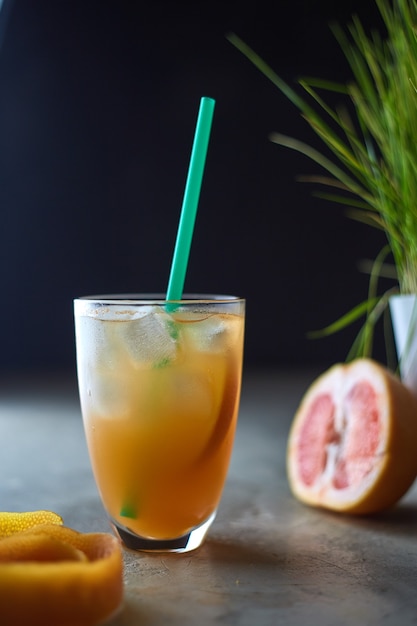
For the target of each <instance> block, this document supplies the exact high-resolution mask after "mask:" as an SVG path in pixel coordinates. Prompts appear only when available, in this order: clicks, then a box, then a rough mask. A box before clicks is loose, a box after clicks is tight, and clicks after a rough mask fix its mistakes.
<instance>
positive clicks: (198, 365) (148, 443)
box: [74, 294, 245, 552]
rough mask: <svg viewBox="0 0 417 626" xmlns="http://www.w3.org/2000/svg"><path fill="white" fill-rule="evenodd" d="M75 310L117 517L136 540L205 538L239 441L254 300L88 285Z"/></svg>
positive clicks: (86, 388)
mask: <svg viewBox="0 0 417 626" xmlns="http://www.w3.org/2000/svg"><path fill="white" fill-rule="evenodd" d="M74 314H75V334H76V353H77V372H78V384H79V393H80V401H81V410H82V415H83V423H84V428H85V434H86V440H87V445H88V450H89V455H90V459H91V464H92V469H93V473H94V477H95V480H96V484H97V487H98V490H99V493H100V496H101V499H102V502H103V505H104V507H105V509H106V511H107V514H108V516H109V518H110V521H111V523H112V524H113V526H114V528H115V529H116V530H117V532H118V534H119V535H120V537H121V539H122V541H123V542H124V543H125V545H126V546H127V547H129V548H132V549H136V550H160V551H174V552H187V551H189V550H193V549H195V548H197V547H198V546H199V545H201V543H202V542H203V540H204V538H205V536H206V533H207V531H208V529H209V527H210V525H211V524H212V522H213V520H214V518H215V516H216V511H217V508H218V505H219V502H220V498H221V494H222V491H223V487H224V483H225V480H226V475H227V470H228V466H229V461H230V456H231V452H232V447H233V440H234V435H235V428H236V422H237V415H238V406H239V398H240V388H241V375H242V361H243V340H244V319H245V301H244V300H243V299H242V298H237V297H235V296H222V295H214V296H213V295H185V296H184V297H183V299H181V300H178V301H166V300H165V299H164V296H163V295H158V294H155V295H152V294H136V295H131V294H125V295H109V296H91V297H82V298H78V299H76V300H75V301H74Z"/></svg>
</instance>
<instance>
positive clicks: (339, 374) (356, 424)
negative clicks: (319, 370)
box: [287, 359, 417, 514]
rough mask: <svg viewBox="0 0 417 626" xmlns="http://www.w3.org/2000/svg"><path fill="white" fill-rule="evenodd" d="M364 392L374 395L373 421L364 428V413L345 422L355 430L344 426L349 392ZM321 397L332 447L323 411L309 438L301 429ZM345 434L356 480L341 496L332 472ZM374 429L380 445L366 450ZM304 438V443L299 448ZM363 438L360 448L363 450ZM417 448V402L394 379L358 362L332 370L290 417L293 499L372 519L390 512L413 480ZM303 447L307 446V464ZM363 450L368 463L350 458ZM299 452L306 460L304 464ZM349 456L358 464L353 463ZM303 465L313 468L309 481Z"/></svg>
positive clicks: (368, 362) (289, 467) (375, 366)
mask: <svg viewBox="0 0 417 626" xmlns="http://www.w3.org/2000/svg"><path fill="white" fill-rule="evenodd" d="M364 386H368V387H369V388H370V389H372V402H373V409H372V410H373V411H374V413H375V415H376V416H377V417H376V418H375V419H376V421H375V420H374V423H373V424H371V425H370V424H369V421H368V422H366V420H369V412H368V414H367V412H366V411H365V413H364V411H362V413H361V414H358V415H357V416H356V418H355V419H353V418H350V422H353V425H352V424H350V425H349V420H348V419H347V416H346V415H345V414H344V408H346V398H348V397H349V393H351V391H352V390H353V389H355V388H358V387H361V388H363V387H364ZM326 397H327V398H331V400H332V402H333V413H332V418H331V420H332V424H333V427H334V429H335V432H336V433H337V437H335V440H334V442H333V443H332V442H331V441H330V438H329V437H328V433H326V432H325V434H324V435H323V431H324V429H325V426H326V425H325V424H323V420H324V419H325V417H323V415H325V412H324V411H323V410H321V417H323V419H322V420H321V421H320V420H319V419H318V418H317V420H316V421H317V424H316V427H314V428H313V427H312V428H311V431H312V432H308V431H307V436H306V428H307V427H306V423H307V419H308V418H309V412H311V407H312V406H313V405H314V403H317V402H319V400H320V398H326ZM370 410H371V409H370ZM360 420H365V422H366V424H365V423H363V424H362V423H361V421H360ZM329 421H330V418H329ZM347 424H348V426H347ZM375 424H377V425H375ZM313 426H314V425H313ZM349 428H350V434H349V435H348V437H350V444H351V445H350V449H349V455H350V460H349V459H348V463H350V467H351V468H352V467H354V468H355V467H356V469H357V477H356V479H352V476H353V477H354V472H351V476H350V483H349V484H346V485H345V486H344V487H342V488H340V487H336V486H335V484H334V483H335V480H334V477H335V467H336V461H337V458H338V455H339V454H340V450H341V449H343V448H344V449H345V453H346V445H347V444H346V440H344V437H345V438H346V436H347V435H346V432H347V431H348V430H349ZM372 428H373V429H374V431H375V429H377V430H376V431H375V432H377V433H378V441H376V442H375V443H374V444H373V443H372V441H371V444H369V442H368V444H367V443H366V438H368V440H369V438H370V430H371V429H372ZM320 429H321V431H322V434H321V435H320ZM355 429H356V431H355V434H354V436H353V435H352V432H353V431H354V430H355ZM320 436H321V440H320ZM303 437H304V439H306V440H307V441H304V442H303ZM326 437H328V439H329V440H328V442H327V444H326V442H325V441H324V440H325V439H326ZM361 437H362V438H363V440H364V444H362V443H361V440H360V438H361ZM374 437H375V435H374ZM415 441H417V399H416V398H415V396H414V395H413V394H412V392H411V391H410V390H409V389H408V388H407V387H405V385H403V384H402V383H401V381H400V380H399V379H398V378H397V377H396V376H394V375H393V374H392V373H391V372H389V370H387V369H386V368H384V367H383V366H382V365H380V364H378V363H377V362H375V361H373V360H371V359H357V360H355V361H352V362H351V363H349V364H347V365H346V364H337V365H335V366H333V367H332V368H330V370H328V371H327V372H325V373H324V374H322V375H321V376H320V377H319V378H318V379H317V380H316V381H315V382H314V383H313V384H312V385H311V386H310V388H309V389H308V390H307V392H306V394H305V395H304V397H303V399H302V401H301V403H300V406H299V408H298V410H297V412H296V415H295V417H294V420H293V423H292V426H291V429H290V433H289V437H288V448H287V474H288V480H289V485H290V488H291V491H292V493H293V494H294V496H295V497H297V498H298V499H299V500H301V501H302V502H304V503H306V504H310V505H313V506H319V507H323V508H328V509H331V510H334V511H341V512H346V513H352V514H369V513H375V512H379V511H381V510H384V509H386V508H389V507H390V506H392V505H394V504H395V503H396V502H397V501H398V500H399V499H400V498H401V497H402V496H403V495H404V494H405V493H406V491H407V490H408V489H409V487H410V486H411V484H412V483H413V482H414V479H415V477H416V475H417V454H416V452H415ZM323 442H324V443H323ZM324 445H326V449H324ZM372 445H373V448H372ZM308 446H311V453H310V458H309V450H308ZM314 446H316V448H315V447H314ZM332 446H333V447H332ZM361 446H362V447H364V449H365V450H367V451H368V456H367V457H366V458H365V456H364V457H363V458H361V457H360V455H358V454H356V456H355V450H354V447H356V449H358V448H360V447H361ZM371 448H372V454H371V455H370V454H369V450H370V449H371ZM303 450H305V458H303V456H302V455H303ZM320 455H321V456H323V457H325V462H323V467H322V471H317V472H316V473H317V475H316V476H315V477H314V478H313V474H314V467H315V466H317V467H319V466H320V463H321V461H320ZM352 456H353V457H355V458H354V459H353V462H352ZM306 459H307V461H306ZM300 460H301V461H302V462H300ZM306 462H308V463H310V466H311V468H312V469H311V476H310V478H309V480H307V479H306V470H305V467H304V466H303V464H305V463H306ZM348 482H349V481H348Z"/></svg>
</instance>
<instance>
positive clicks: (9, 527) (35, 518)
mask: <svg viewBox="0 0 417 626" xmlns="http://www.w3.org/2000/svg"><path fill="white" fill-rule="evenodd" d="M63 523H64V522H63V519H62V517H61V516H60V515H58V514H57V513H54V512H53V511H25V512H23V513H11V512H0V538H2V537H8V536H10V535H14V534H15V533H18V532H21V531H23V530H27V529H28V528H32V527H33V526H39V524H59V525H60V526H62V524H63Z"/></svg>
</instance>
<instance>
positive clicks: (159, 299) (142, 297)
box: [74, 293, 245, 305]
mask: <svg viewBox="0 0 417 626" xmlns="http://www.w3.org/2000/svg"><path fill="white" fill-rule="evenodd" d="M74 302H84V303H87V302H89V303H96V304H100V305H112V304H115V305H120V304H123V305H125V304H129V305H141V304H145V305H149V304H162V305H165V304H181V305H184V304H196V303H199V304H221V303H225V304H228V303H237V302H245V298H242V297H240V296H233V295H226V294H200V293H184V294H183V297H182V298H181V300H167V299H166V294H164V293H120V294H119V293H115V294H99V295H91V296H79V297H77V298H74Z"/></svg>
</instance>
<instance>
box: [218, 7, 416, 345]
mask: <svg viewBox="0 0 417 626" xmlns="http://www.w3.org/2000/svg"><path fill="white" fill-rule="evenodd" d="M375 2H376V5H377V7H378V10H379V12H380V14H381V17H382V26H383V28H382V30H383V31H384V32H383V33H382V34H381V33H380V32H379V31H378V30H376V29H373V30H372V31H371V32H370V33H367V32H366V31H365V29H364V27H363V25H362V23H361V21H360V19H359V18H358V17H357V16H353V17H352V20H351V23H350V24H349V25H348V26H347V27H341V26H340V25H337V24H336V25H332V26H331V29H332V31H333V33H334V35H335V37H336V39H337V41H338V43H339V45H340V47H341V49H342V51H343V53H344V55H345V57H346V59H347V62H348V65H349V68H350V71H351V75H352V79H351V80H349V81H348V82H347V83H339V82H332V81H328V80H322V79H317V78H303V79H301V80H299V81H298V88H297V89H296V88H292V87H291V86H290V85H288V83H286V82H285V81H283V80H282V79H281V78H280V77H279V76H278V75H277V74H276V73H275V71H274V70H273V69H272V68H271V67H270V66H269V65H268V64H267V63H266V62H265V61H264V60H263V59H262V58H261V57H260V56H259V55H258V54H257V53H256V52H254V51H253V50H252V49H251V48H250V47H249V46H248V45H247V44H246V43H245V42H244V41H242V40H241V39H240V38H239V37H238V36H237V35H235V34H234V33H232V34H230V35H228V39H229V41H230V42H231V43H232V44H233V45H234V46H235V47H236V48H237V49H239V50H240V51H241V52H242V53H243V54H244V55H245V56H246V57H247V58H248V59H249V60H250V61H251V62H252V63H253V64H254V65H255V66H256V67H257V68H258V69H259V70H260V71H261V72H262V73H263V74H264V75H265V76H266V77H267V78H268V79H269V80H271V81H272V82H273V83H274V84H275V85H276V87H278V89H279V90H280V91H281V92H282V93H283V94H284V95H285V96H286V97H287V98H288V99H289V100H290V101H291V102H292V103H293V104H294V105H295V106H296V107H297V108H298V109H299V111H300V112H301V114H302V116H303V118H304V119H305V121H306V123H307V124H308V125H309V126H310V127H311V129H312V130H313V131H314V133H315V134H316V135H317V136H318V137H319V139H320V141H321V142H322V144H323V147H324V148H325V150H324V152H325V153H326V154H325V153H324V152H323V151H319V150H317V149H316V148H314V147H312V146H310V145H308V144H306V143H305V142H303V141H301V140H299V139H296V138H292V137H288V136H286V135H284V134H281V133H272V134H271V136H270V139H271V141H273V142H275V143H277V144H279V145H280V146H285V147H287V148H289V149H292V150H295V151H297V152H299V153H302V154H303V155H305V156H306V157H308V158H309V159H311V160H312V161H314V162H315V163H316V164H318V165H319V166H320V167H321V168H322V169H323V170H324V175H318V176H316V175H312V176H309V177H303V180H305V181H309V182H311V183H316V184H318V185H320V188H321V189H324V191H320V192H319V193H318V194H317V195H320V196H321V197H323V198H326V199H327V200H330V201H332V202H335V203H339V204H341V205H344V207H345V208H346V209H347V212H348V214H349V215H350V216H351V217H353V218H354V219H357V220H359V221H361V222H363V223H365V224H368V225H371V226H373V227H375V228H378V229H380V230H382V231H383V232H384V233H385V236H386V246H384V248H383V250H382V251H381V253H380V255H378V257H377V259H375V262H374V263H373V266H372V269H371V271H370V283H369V293H368V297H367V299H366V301H364V302H363V303H361V304H359V305H357V306H356V307H354V308H353V309H352V310H351V311H350V312H349V313H347V314H346V315H344V316H343V317H342V318H341V319H340V320H337V322H335V323H334V324H332V325H330V326H328V327H327V328H326V329H324V330H323V331H321V332H320V333H319V334H321V335H323V334H324V335H325V334H330V333H332V332H336V331H337V330H340V329H341V328H344V327H345V326H346V325H348V324H350V323H351V322H353V321H355V320H357V319H358V318H359V317H361V316H363V315H365V323H364V326H363V328H362V330H361V332H360V334H359V335H358V338H357V340H356V342H355V345H354V346H353V351H351V355H352V357H353V355H358V354H362V355H365V354H366V355H368V356H369V355H370V352H371V351H372V337H373V328H374V325H375V323H376V321H377V320H378V319H379V317H380V316H381V313H382V311H383V310H384V309H385V308H386V305H387V302H388V299H389V295H390V294H391V291H392V290H389V291H388V292H385V293H384V294H383V295H382V296H378V293H377V292H378V278H379V277H380V276H382V275H384V274H385V273H387V272H388V273H389V272H390V267H389V264H388V261H387V260H388V259H389V257H390V258H391V259H392V264H393V267H394V269H395V277H396V278H395V281H394V282H395V286H394V287H393V290H397V291H399V292H400V293H404V294H407V293H417V4H416V1H415V0H375ZM300 91H301V93H302V94H303V95H300V94H299V92H300ZM326 93H327V96H328V98H327V100H326V97H325V96H326ZM330 96H331V97H330ZM335 97H337V98H341V99H342V103H341V104H340V105H337V106H334V105H333V104H330V103H329V99H330V100H332V101H333V100H334V99H335ZM391 269H392V268H391ZM391 273H392V272H391Z"/></svg>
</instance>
